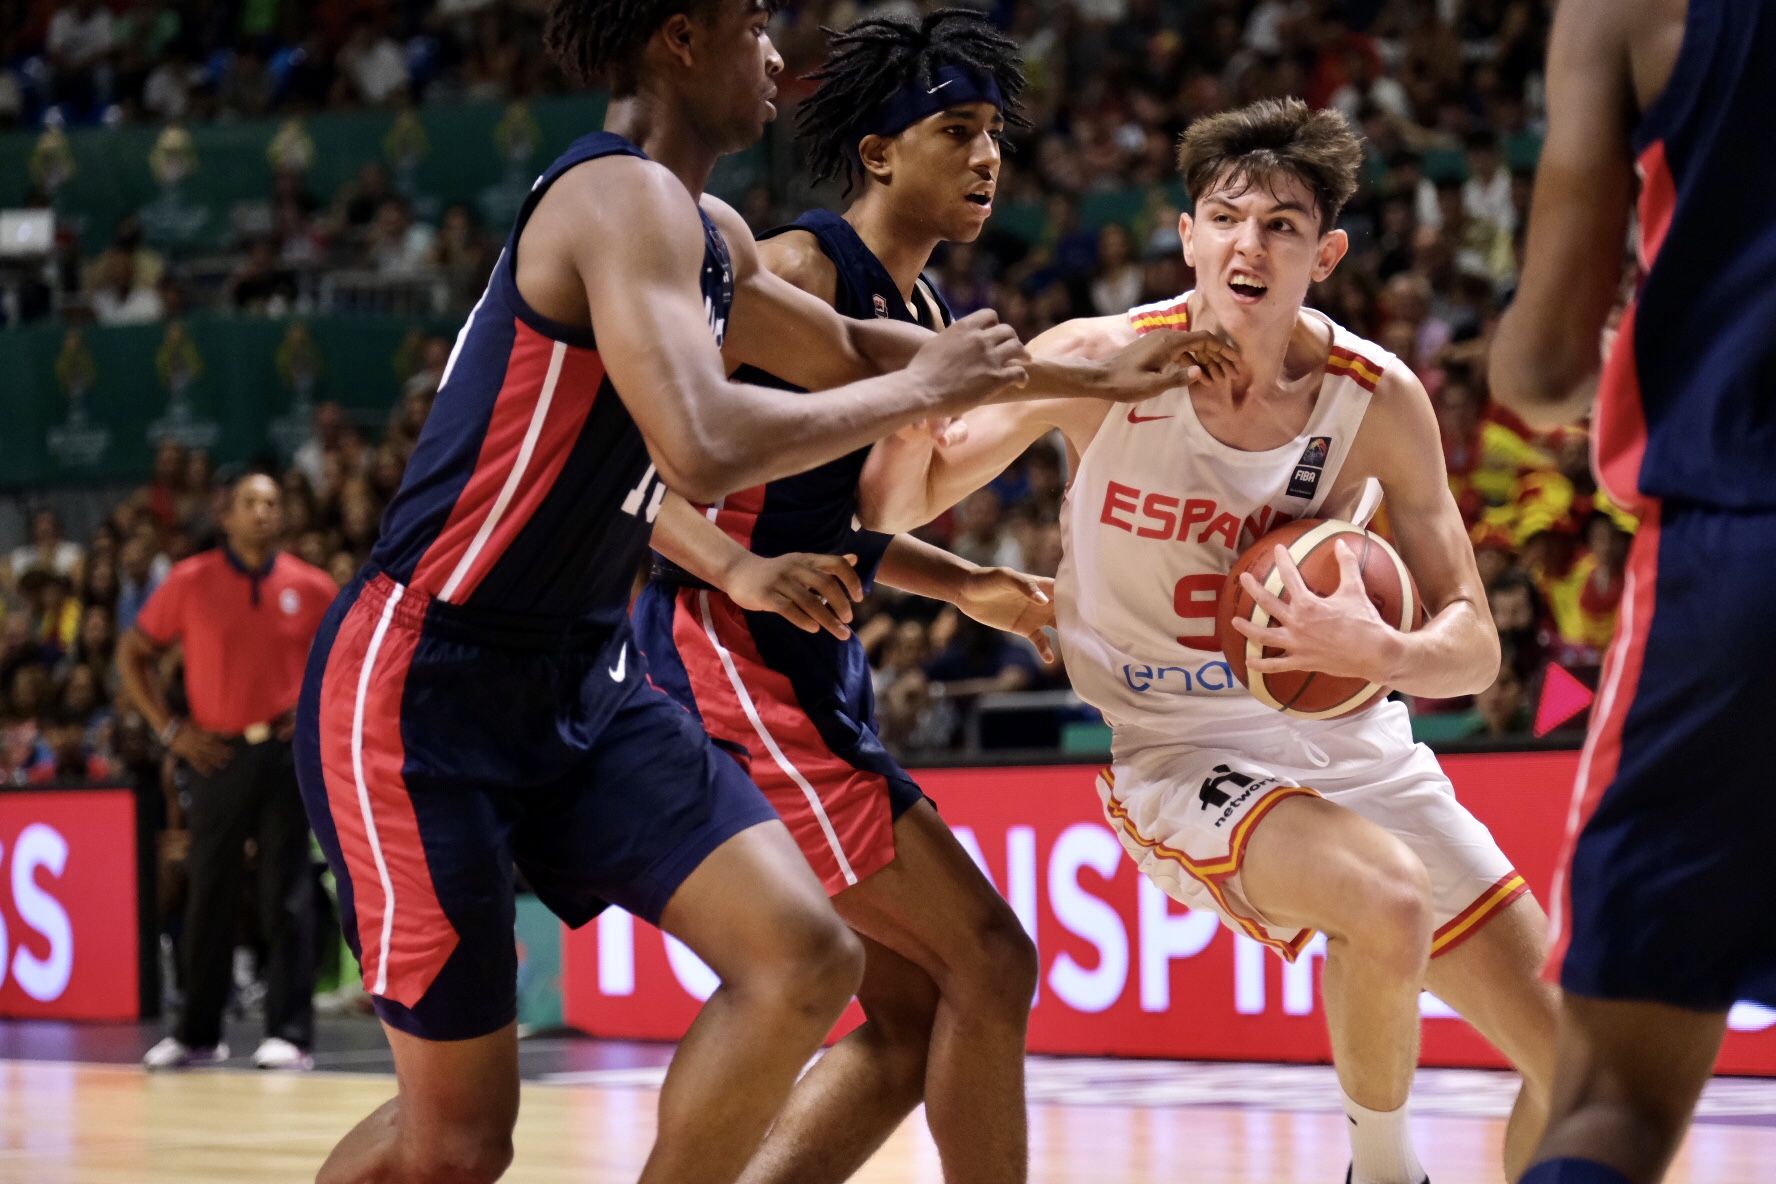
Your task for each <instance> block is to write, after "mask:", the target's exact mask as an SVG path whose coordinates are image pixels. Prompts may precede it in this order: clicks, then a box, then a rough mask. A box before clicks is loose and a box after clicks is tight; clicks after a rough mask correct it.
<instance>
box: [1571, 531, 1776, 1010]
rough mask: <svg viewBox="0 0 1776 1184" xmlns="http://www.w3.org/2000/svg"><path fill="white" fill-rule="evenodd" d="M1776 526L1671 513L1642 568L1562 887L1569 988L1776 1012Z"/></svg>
mask: <svg viewBox="0 0 1776 1184" xmlns="http://www.w3.org/2000/svg"><path fill="white" fill-rule="evenodd" d="M1773 726H1776V513H1772V512H1769V511H1763V512H1730V511H1724V510H1718V509H1712V508H1706V507H1700V506H1694V505H1682V504H1678V503H1675V502H1666V503H1664V504H1663V505H1660V506H1657V507H1656V508H1655V509H1654V510H1653V511H1652V512H1651V513H1650V514H1648V515H1647V517H1646V518H1645V520H1644V521H1643V522H1642V524H1641V528H1640V532H1639V533H1638V534H1637V535H1636V536H1635V539H1634V544H1633V548H1632V550H1631V551H1630V553H1629V558H1628V574H1627V579H1626V581H1625V584H1624V588H1623V593H1622V606H1621V609H1620V612H1619V615H1618V617H1617V621H1616V638H1615V641H1614V643H1613V644H1612V645H1611V647H1610V651H1609V655H1608V657H1607V658H1606V659H1605V661H1604V666H1603V678H1602V682H1601V685H1600V687H1599V691H1598V701H1597V706H1596V707H1595V708H1594V709H1593V720H1592V726H1591V734H1590V736H1589V737H1588V738H1587V740H1586V743H1585V750H1584V753H1583V755H1582V756H1581V758H1580V761H1579V773H1578V783H1577V785H1576V786H1575V788H1574V792H1573V803H1572V811H1571V814H1570V816H1569V819H1568V829H1567V850H1568V856H1569V858H1568V859H1567V860H1566V861H1565V862H1564V865H1563V871H1562V874H1561V879H1559V880H1557V881H1556V884H1555V912H1554V953H1553V958H1552V960H1551V962H1550V969H1551V970H1556V971H1557V972H1558V974H1559V980H1560V984H1561V986H1563V987H1564V988H1565V989H1566V990H1568V991H1570V992H1572V993H1573V994H1576V995H1583V996H1587V997H1591V998H1598V999H1618V1000H1639V1001H1648V1002H1655V1003H1666V1004H1671V1005H1673V1006H1677V1007H1688V1008H1694V1009H1698V1010H1703V1011H1720V1010H1725V1009H1726V1008H1728V1007H1730V1006H1731V1005H1732V1004H1733V1003H1734V1002H1735V1001H1737V1000H1749V1001H1753V1002H1758V1003H1764V1004H1768V1005H1773V1006H1776V924H1772V923H1771V919H1770V917H1771V908H1772V906H1776V774H1772V773H1771V771H1770V770H1771V745H1770V730H1771V728H1772V727H1773Z"/></svg>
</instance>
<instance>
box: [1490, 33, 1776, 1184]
mask: <svg viewBox="0 0 1776 1184" xmlns="http://www.w3.org/2000/svg"><path fill="white" fill-rule="evenodd" d="M1772 62H1776V0H1687V2H1686V0H1639V2H1636V3H1622V2H1620V0H1565V3H1563V4H1562V5H1561V6H1560V8H1559V10H1558V13H1557V15H1556V18H1555V24H1554V31H1553V35H1552V38H1551V40H1550V43H1549V53H1548V100H1549V103H1548V106H1549V126H1548V138H1547V142H1546V144H1545V146H1544V148H1543V153H1542V159H1541V166H1540V169H1539V172H1538V175H1537V178H1536V188H1535V198H1534V203H1533V205H1532V208H1531V218H1530V224H1529V242H1528V248H1527V251H1526V258H1527V260H1528V264H1527V266H1526V268H1525V271H1524V275H1523V280H1522V285H1521V287H1520V289H1519V292H1518V296H1517V299H1516V301H1515V303H1514V304H1513V305H1512V307H1511V309H1510V310H1509V311H1508V313H1507V316H1506V318H1505V320H1504V322H1503V323H1502V324H1501V326H1500V330H1499V340H1498V343H1497V344H1496V346H1495V347H1494V350H1493V358H1492V375H1493V391H1494V396H1495V397H1496V398H1497V399H1498V400H1499V401H1500V402H1501V403H1503V404H1505V405H1506V406H1507V407H1510V408H1512V409H1513V410H1515V411H1517V412H1519V413H1521V414H1522V415H1523V416H1524V417H1525V418H1527V419H1529V420H1530V421H1531V422H1532V423H1534V424H1536V425H1538V426H1546V425H1552V424H1556V423H1562V422H1568V421H1570V420H1572V419H1574V418H1577V417H1578V416H1580V415H1582V414H1583V413H1584V412H1585V410H1586V409H1587V408H1588V407H1590V406H1591V402H1592V393H1593V389H1594V388H1595V395H1596V404H1595V408H1594V410H1593V415H1594V423H1593V429H1592V439H1593V442H1594V448H1595V454H1594V457H1593V459H1594V461H1595V464H1596V467H1597V472H1598V477H1599V480H1600V483H1601V484H1602V485H1603V487H1604V488H1605V489H1606V490H1607V492H1608V493H1609V495H1610V496H1611V497H1612V498H1613V499H1615V500H1616V501H1617V502H1618V503H1620V504H1622V505H1624V506H1626V507H1627V508H1629V509H1630V510H1631V511H1633V512H1634V513H1635V514H1637V515H1638V516H1639V517H1640V521H1641V527H1640V531H1639V533H1638V534H1637V535H1636V536H1635V539H1634V544H1633V549H1632V551H1631V553H1630V557H1629V560H1628V568H1627V575H1626V581H1625V586H1624V590H1623V593H1622V602H1621V610H1620V615H1619V617H1618V619H1617V626H1616V637H1615V640H1614V642H1613V643H1612V645H1611V647H1610V651H1609V654H1608V657H1607V658H1606V660H1605V663H1604V669H1603V678H1602V683H1601V686H1600V691H1599V697H1598V705H1597V708H1596V711H1595V714H1594V716H1593V719H1592V724H1591V732H1590V735H1589V736H1588V737H1587V739H1586V743H1585V749H1584V752H1583V754H1582V756H1581V757H1580V761H1579V772H1578V779H1577V784H1576V786H1575V788H1574V797H1573V806H1572V812H1571V815H1570V818H1569V830H1568V836H1567V859H1566V861H1565V867H1564V869H1563V871H1562V873H1561V879H1560V880H1559V881H1558V882H1557V884H1556V889H1555V892H1556V899H1555V911H1554V917H1553V919H1554V937H1553V954H1552V958H1551V962H1550V970H1552V971H1555V972H1557V973H1558V976H1559V981H1560V985H1561V987H1562V988H1563V989H1564V991H1565V997H1564V1007H1563V1013H1562V1023H1561V1032H1560V1044H1559V1075H1558V1078H1557V1081H1556V1084H1555V1095H1554V1108H1553V1113H1552V1115H1551V1117H1550V1120H1549V1124H1548V1129H1547V1133H1546V1134H1545V1136H1544V1138H1543V1140H1542V1144H1541V1147H1540V1149H1539V1151H1538V1153H1537V1160H1538V1162H1537V1164H1536V1166H1535V1167H1533V1168H1532V1169H1531V1170H1530V1172H1529V1174H1528V1175H1526V1176H1525V1177H1524V1181H1525V1184H1556V1182H1566V1184H1575V1182H1576V1184H1622V1182H1623V1181H1634V1182H1637V1184H1638V1182H1642V1181H1652V1180H1657V1179H1660V1178H1662V1176H1663V1175H1664V1172H1665V1169H1666V1167H1667V1166H1668V1165H1669V1163H1670V1161H1671V1158H1672V1156H1673V1155H1674V1154H1675V1153H1676V1151H1677V1147H1678V1144H1679V1143H1680V1141H1681V1140H1682V1138H1683V1132H1684V1129H1685V1127H1686V1126H1687V1125H1688V1122H1689V1118H1690V1114H1691V1111H1692V1110H1693V1109H1694V1106H1695V1103H1696V1099H1697V1097H1698V1096H1699V1094H1700V1093H1701V1090H1702V1087H1703V1085H1704V1084H1705V1083H1706V1081H1707V1079H1708V1076H1709V1074H1710V1072H1711V1071H1712V1067H1713V1064H1714V1058H1715V1054H1716V1052H1717V1051H1718V1049H1719V1047H1720V1042H1721V1039H1722V1036H1723V1035H1724V1033H1725V1031H1726V1019H1727V1011H1728V1009H1729V1008H1730V1007H1731V1006H1732V1005H1733V1003H1734V1002H1735V1001H1737V1000H1751V1001H1755V1002H1759V1003H1763V1004H1766V1005H1776V927H1773V926H1772V925H1771V924H1770V916H1769V912H1770V902H1771V901H1772V900H1776V862H1772V860H1771V858H1770V851H1771V849H1772V847H1773V846H1776V797H1773V796H1772V794H1771V787H1770V784H1769V776H1768V774H1767V772H1766V771H1765V770H1767V768H1768V766H1769V754H1768V745H1767V744H1766V743H1765V742H1764V740H1763V735H1762V731H1761V729H1763V728H1766V727H1767V726H1768V723H1767V721H1768V720H1769V719H1770V718H1771V717H1772V716H1773V715H1776V680H1772V678H1771V677H1770V671H1771V669H1772V668H1773V667H1776V628H1773V627H1772V625H1771V619H1772V616H1773V615H1776V591H1772V586H1773V585H1772V575H1773V574H1776V463H1773V462H1776V333H1773V332H1772V329H1773V328H1776V205H1772V203H1771V200H1770V193H1769V189H1770V180H1771V170H1770V163H1769V152H1770V145H1771V144H1772V143H1776V72H1772V70H1771V63H1772ZM1636 171H1637V172H1638V173H1639V176H1640V195H1639V243H1638V246H1639V256H1640V268H1641V275H1640V282H1639V285H1638V288H1637V290H1636V292H1635V294H1634V298H1633V301H1632V303H1631V304H1630V306H1629V308H1628V311H1627V313H1626V314H1625V315H1624V316H1623V318H1622V320H1621V324H1620V326H1619V328H1618V330H1617V332H1616V335H1615V339H1614V342H1613V343H1612V345H1611V347H1610V350H1609V354H1608V357H1607V359H1606V360H1605V361H1604V362H1603V364H1602V372H1601V381H1599V378H1600V376H1599V368H1598V358H1599V340H1600V335H1601V333H1602V330H1603V327H1604V325H1605V322H1606V320H1607V318H1608V316H1609V313H1610V311H1611V308H1612V305H1613V304H1614V302H1615V298H1616V293H1617V291H1618V285H1619V282H1620V275H1621V268H1620V262H1621V244H1622V241H1623V238H1624V235H1625V233H1626V230H1627V226H1628V218H1629V210H1630V206H1631V204H1632V201H1633V193H1634V177H1633V174H1634V172H1636Z"/></svg>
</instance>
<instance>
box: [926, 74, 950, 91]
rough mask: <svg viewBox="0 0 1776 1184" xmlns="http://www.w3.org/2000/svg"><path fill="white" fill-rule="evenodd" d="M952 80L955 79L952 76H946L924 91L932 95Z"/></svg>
mask: <svg viewBox="0 0 1776 1184" xmlns="http://www.w3.org/2000/svg"><path fill="white" fill-rule="evenodd" d="M954 81H956V80H955V79H954V78H946V79H944V80H943V81H942V82H940V83H938V84H937V85H936V86H934V87H932V88H931V89H930V90H928V91H926V92H925V93H926V94H928V95H934V94H936V93H937V92H938V91H940V90H942V89H943V88H944V87H946V86H948V85H949V84H950V83H952V82H954Z"/></svg>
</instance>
